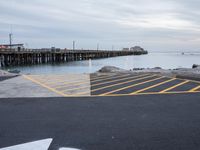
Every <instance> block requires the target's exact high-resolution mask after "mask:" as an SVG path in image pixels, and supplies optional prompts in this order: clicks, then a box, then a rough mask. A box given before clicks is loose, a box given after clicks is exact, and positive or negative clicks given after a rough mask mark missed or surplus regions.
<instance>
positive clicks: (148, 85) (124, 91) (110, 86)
mask: <svg viewBox="0 0 200 150" xmlns="http://www.w3.org/2000/svg"><path fill="white" fill-rule="evenodd" d="M93 77H95V76H94V75H93V76H91V80H93ZM109 78H110V77H109ZM115 78H117V77H116V76H115ZM104 80H106V79H105V78H104ZM197 92H200V82H198V81H192V80H183V79H178V78H173V77H166V76H162V75H158V74H146V73H143V74H128V76H127V77H120V78H117V80H115V79H109V81H102V80H101V81H98V82H97V83H94V81H93V82H91V95H98V96H120V95H141V94H170V93H197Z"/></svg>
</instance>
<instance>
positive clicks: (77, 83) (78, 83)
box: [55, 74, 128, 89]
mask: <svg viewBox="0 0 200 150" xmlns="http://www.w3.org/2000/svg"><path fill="white" fill-rule="evenodd" d="M123 76H128V75H127V74H126V75H122V76H117V77H123ZM117 77H115V78H117ZM104 80H106V79H103V80H101V79H100V80H96V81H104ZM96 81H95V82H96ZM89 82H90V81H89ZM74 83H76V84H74ZM86 83H88V81H84V82H80V81H78V82H71V83H69V82H68V83H66V82H64V83H63V84H62V85H59V86H55V88H56V89H58V88H65V87H68V86H69V85H71V84H73V86H74V85H81V84H86Z"/></svg>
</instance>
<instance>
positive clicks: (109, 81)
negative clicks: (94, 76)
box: [91, 74, 149, 87]
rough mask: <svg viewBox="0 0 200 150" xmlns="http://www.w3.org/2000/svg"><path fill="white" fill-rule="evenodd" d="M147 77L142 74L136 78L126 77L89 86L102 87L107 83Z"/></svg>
mask: <svg viewBox="0 0 200 150" xmlns="http://www.w3.org/2000/svg"><path fill="white" fill-rule="evenodd" d="M147 75H149V74H142V75H138V76H131V77H126V78H122V79H117V80H112V81H108V82H102V83H97V84H92V85H91V86H92V87H94V86H97V85H102V84H107V83H113V82H116V81H122V80H127V79H135V78H137V77H142V76H147Z"/></svg>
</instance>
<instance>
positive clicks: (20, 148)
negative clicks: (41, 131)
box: [0, 139, 53, 150]
mask: <svg viewBox="0 0 200 150" xmlns="http://www.w3.org/2000/svg"><path fill="white" fill-rule="evenodd" d="M52 140H53V139H44V140H40V141H35V142H30V143H24V144H19V145H15V146H10V147H5V148H0V150H48V148H49V146H50V144H51V142H52Z"/></svg>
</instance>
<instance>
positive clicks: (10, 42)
mask: <svg viewBox="0 0 200 150" xmlns="http://www.w3.org/2000/svg"><path fill="white" fill-rule="evenodd" d="M12 35H13V34H12V25H11V26H10V34H9V44H10V50H11V49H12Z"/></svg>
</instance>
